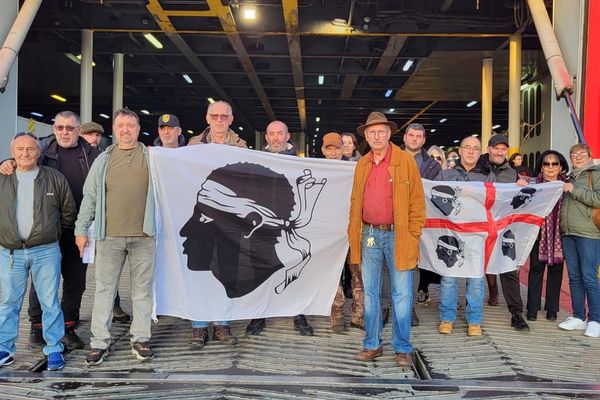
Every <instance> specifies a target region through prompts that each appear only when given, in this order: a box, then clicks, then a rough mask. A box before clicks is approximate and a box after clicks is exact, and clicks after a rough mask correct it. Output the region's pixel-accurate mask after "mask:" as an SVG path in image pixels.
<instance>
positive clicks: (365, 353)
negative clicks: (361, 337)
mask: <svg viewBox="0 0 600 400" xmlns="http://www.w3.org/2000/svg"><path fill="white" fill-rule="evenodd" d="M382 354H383V347H380V348H378V349H375V350H367V349H362V351H361V352H360V353H358V354H357V355H356V356H355V357H354V359H355V360H358V361H373V360H374V359H376V358H377V357H379V356H380V355H382Z"/></svg>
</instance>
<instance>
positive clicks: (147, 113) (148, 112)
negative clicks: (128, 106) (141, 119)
mask: <svg viewBox="0 0 600 400" xmlns="http://www.w3.org/2000/svg"><path fill="white" fill-rule="evenodd" d="M140 112H141V113H142V114H144V115H150V111H148V110H140Z"/></svg>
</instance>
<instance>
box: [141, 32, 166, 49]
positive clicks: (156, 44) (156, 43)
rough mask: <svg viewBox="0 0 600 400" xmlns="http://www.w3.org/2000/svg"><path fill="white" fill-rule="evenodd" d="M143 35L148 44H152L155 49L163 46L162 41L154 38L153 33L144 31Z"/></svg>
mask: <svg viewBox="0 0 600 400" xmlns="http://www.w3.org/2000/svg"><path fill="white" fill-rule="evenodd" d="M144 37H145V38H146V40H147V41H149V42H150V44H152V46H154V47H156V48H157V49H162V48H163V45H162V43H161V42H160V41H159V40H158V39H157V38H155V37H154V35H153V34H151V33H144Z"/></svg>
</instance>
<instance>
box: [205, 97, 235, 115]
mask: <svg viewBox="0 0 600 400" xmlns="http://www.w3.org/2000/svg"><path fill="white" fill-rule="evenodd" d="M217 104H225V105H226V106H227V108H228V109H229V115H233V108H231V104H229V103H228V102H226V101H223V100H219V101H215V102H214V103H211V104H209V105H208V108H207V109H206V115H208V114H210V110H212V108H213V107H214V106H215V105H217Z"/></svg>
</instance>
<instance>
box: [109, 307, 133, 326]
mask: <svg viewBox="0 0 600 400" xmlns="http://www.w3.org/2000/svg"><path fill="white" fill-rule="evenodd" d="M129 321H131V316H130V315H129V314H127V313H126V312H125V311H123V309H122V308H121V306H120V305H119V304H115V305H114V307H113V322H129Z"/></svg>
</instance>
